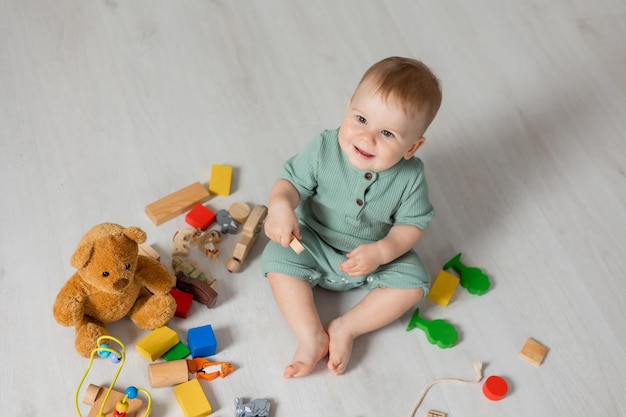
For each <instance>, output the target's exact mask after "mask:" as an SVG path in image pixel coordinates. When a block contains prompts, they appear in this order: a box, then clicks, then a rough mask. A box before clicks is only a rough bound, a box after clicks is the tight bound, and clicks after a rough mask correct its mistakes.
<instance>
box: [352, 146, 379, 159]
mask: <svg viewBox="0 0 626 417" xmlns="http://www.w3.org/2000/svg"><path fill="white" fill-rule="evenodd" d="M354 150H355V151H356V153H357V155H360V156H361V157H363V158H372V157H373V156H374V155H372V154H371V153H368V152H365V151H364V150H363V149H361V148H359V147H358V146H356V145H355V146H354Z"/></svg>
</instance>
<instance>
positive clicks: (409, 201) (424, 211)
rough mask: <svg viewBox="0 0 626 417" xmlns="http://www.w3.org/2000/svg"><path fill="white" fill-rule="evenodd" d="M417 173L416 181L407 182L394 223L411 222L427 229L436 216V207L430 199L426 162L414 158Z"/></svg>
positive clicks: (412, 161)
mask: <svg viewBox="0 0 626 417" xmlns="http://www.w3.org/2000/svg"><path fill="white" fill-rule="evenodd" d="M411 163H414V164H415V168H413V169H415V170H416V172H417V175H415V176H413V178H414V181H412V182H411V183H409V184H407V188H406V191H405V193H404V194H403V196H402V200H401V201H400V204H399V206H398V210H397V211H396V213H395V216H394V224H410V225H413V226H416V227H419V228H420V229H422V230H426V229H427V228H428V225H429V223H430V221H431V220H432V219H433V217H435V209H434V208H433V206H432V205H431V204H430V200H429V199H428V184H427V183H426V176H425V174H424V163H423V162H422V161H421V160H420V159H418V158H413V160H411Z"/></svg>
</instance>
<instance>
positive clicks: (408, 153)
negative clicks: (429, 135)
mask: <svg viewBox="0 0 626 417" xmlns="http://www.w3.org/2000/svg"><path fill="white" fill-rule="evenodd" d="M424 142H426V138H425V137H424V136H422V137H421V138H419V139H418V140H416V141H415V142H413V145H411V147H410V148H409V150H408V151H406V153H405V154H404V159H411V158H413V155H415V152H417V150H418V149H419V148H421V147H422V145H423V144H424Z"/></svg>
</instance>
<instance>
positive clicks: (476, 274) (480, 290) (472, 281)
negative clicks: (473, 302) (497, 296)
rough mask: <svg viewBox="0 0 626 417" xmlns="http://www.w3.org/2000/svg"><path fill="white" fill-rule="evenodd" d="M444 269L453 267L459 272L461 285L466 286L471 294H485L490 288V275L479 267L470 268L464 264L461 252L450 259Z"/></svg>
mask: <svg viewBox="0 0 626 417" xmlns="http://www.w3.org/2000/svg"><path fill="white" fill-rule="evenodd" d="M443 269H453V270H454V271H455V272H456V273H457V274H459V278H460V280H461V282H460V283H461V287H463V288H465V289H466V290H467V291H468V292H469V293H470V294H474V295H483V294H484V293H486V292H487V291H488V290H489V286H490V285H491V283H490V282H489V277H488V276H487V275H485V274H484V273H483V271H481V270H480V269H479V268H474V267H471V268H470V267H467V266H465V265H463V263H462V262H461V254H460V253H459V254H458V255H456V256H455V257H454V258H452V259H450V260H449V261H448V263H446V264H445V265H444V266H443Z"/></svg>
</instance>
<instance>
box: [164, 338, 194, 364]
mask: <svg viewBox="0 0 626 417" xmlns="http://www.w3.org/2000/svg"><path fill="white" fill-rule="evenodd" d="M190 353H191V351H190V350H189V348H188V347H187V346H186V345H185V344H184V343H183V342H178V343H177V344H176V346H174V347H173V348H171V349H170V350H168V351H167V352H165V353H164V354H163V359H165V360H166V361H177V360H179V359H185V358H186V357H187V356H189V354H190Z"/></svg>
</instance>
